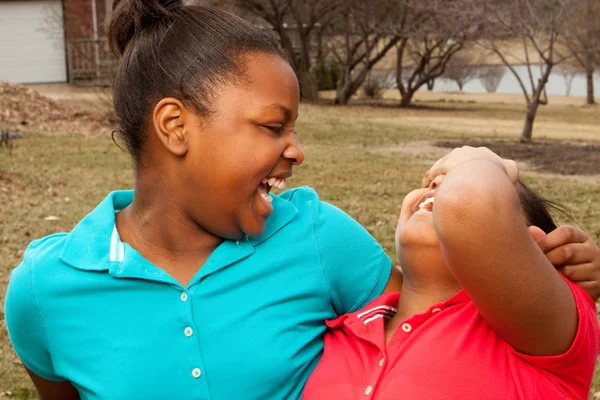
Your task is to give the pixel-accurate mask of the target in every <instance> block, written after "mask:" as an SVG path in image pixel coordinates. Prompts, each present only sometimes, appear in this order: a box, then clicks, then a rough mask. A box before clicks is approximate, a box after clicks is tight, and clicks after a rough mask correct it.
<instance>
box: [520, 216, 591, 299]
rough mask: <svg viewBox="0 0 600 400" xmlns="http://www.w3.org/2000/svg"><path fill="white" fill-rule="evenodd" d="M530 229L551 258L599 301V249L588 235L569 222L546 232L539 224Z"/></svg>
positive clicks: (555, 264) (569, 276)
mask: <svg viewBox="0 0 600 400" xmlns="http://www.w3.org/2000/svg"><path fill="white" fill-rule="evenodd" d="M528 229H529V233H530V234H531V236H532V237H533V239H534V240H535V241H536V243H537V245H538V246H539V247H540V249H542V251H543V252H544V254H546V257H548V260H550V262H551V263H552V264H553V265H554V266H555V267H556V268H557V269H558V270H559V271H560V272H562V273H563V275H565V276H566V277H567V278H568V279H569V280H570V281H572V282H574V283H576V284H577V285H579V286H581V287H582V288H583V290H585V291H586V292H587V293H588V294H589V295H590V296H591V297H592V299H594V301H597V300H598V297H600V249H598V246H597V245H596V243H594V241H593V240H592V239H591V238H590V237H589V236H588V234H587V233H585V232H584V231H582V230H581V229H577V228H575V227H573V226H570V225H564V226H559V227H558V228H556V229H555V230H553V231H552V232H550V233H549V234H547V235H546V234H545V233H544V231H542V230H541V229H540V228H538V227H537V226H530V227H529V228H528Z"/></svg>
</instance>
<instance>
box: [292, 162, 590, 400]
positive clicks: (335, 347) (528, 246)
mask: <svg viewBox="0 0 600 400" xmlns="http://www.w3.org/2000/svg"><path fill="white" fill-rule="evenodd" d="M432 170H433V169H432ZM436 170H438V171H439V166H437V168H436ZM425 183H426V185H425V186H426V188H424V189H418V190H415V191H413V192H411V193H409V194H408V195H407V196H406V198H405V199H404V202H403V204H402V210H401V212H400V220H399V222H398V228H397V231H396V250H397V253H398V260H399V262H400V264H401V265H402V267H403V272H404V283H403V286H402V295H400V294H399V293H390V294H384V295H382V296H381V297H379V298H377V299H375V300H374V301H373V302H371V303H370V304H369V305H367V306H366V307H365V308H364V309H362V310H360V311H358V312H356V313H352V314H346V315H343V316H341V317H339V318H337V319H335V320H332V321H327V324H328V326H329V327H330V330H329V331H328V333H327V335H326V336H325V350H324V353H323V357H322V359H321V361H320V363H319V364H318V366H317V367H316V369H315V371H314V373H313V374H312V376H311V377H310V379H309V381H308V383H307V385H306V388H305V391H304V395H303V398H304V399H307V400H313V399H362V398H376V399H401V398H405V399H412V400H419V399H423V400H431V399H436V400H441V399H503V400H504V399H527V400H531V399H545V400H546V399H587V398H588V393H589V389H590V385H591V381H592V377H593V373H594V365H595V362H596V358H597V355H598V351H599V331H600V330H599V326H598V320H597V317H596V306H595V303H594V301H593V300H592V299H591V298H590V297H589V296H588V295H587V294H586V293H585V292H584V290H583V289H582V288H581V287H579V286H577V285H575V284H573V283H572V282H570V281H569V280H567V279H565V278H564V276H563V274H561V273H560V272H558V271H557V270H556V269H555V268H554V266H553V265H552V264H551V262H552V259H553V258H557V257H563V256H564V254H560V255H559V254H553V251H551V252H549V253H548V254H547V257H546V256H545V255H544V253H543V249H544V248H551V247H552V246H553V245H554V244H553V243H550V242H544V241H547V240H548V239H547V238H546V239H541V242H539V243H537V244H536V241H535V239H534V238H540V237H542V236H544V232H546V233H547V232H550V231H552V230H553V229H555V228H556V225H555V224H554V222H553V220H552V217H551V216H550V214H549V212H548V210H549V209H551V208H553V206H552V205H551V203H549V202H547V201H546V200H544V199H542V198H541V197H539V196H538V195H537V194H535V193H534V192H533V191H531V190H530V189H529V188H527V187H526V186H525V185H524V184H522V183H521V182H520V181H519V180H518V170H517V169H516V167H514V168H513V167H511V166H510V165H508V168H507V164H506V163H504V164H503V163H502V162H499V161H498V159H494V158H492V157H484V158H482V159H476V160H469V161H465V162H463V163H461V164H460V165H458V166H457V167H455V168H454V169H452V170H451V171H450V172H448V173H447V174H446V175H438V176H437V177H429V178H426V181H425ZM573 233H574V234H575V235H576V236H578V235H579V234H580V232H576V231H573ZM571 239H573V240H572V242H573V244H571V245H569V246H566V247H563V248H562V249H561V250H560V251H561V252H562V251H567V252H569V251H571V250H575V249H576V248H577V246H582V245H585V242H586V241H588V240H590V239H589V238H588V237H587V236H585V235H583V234H581V237H574V238H571ZM580 262H581V261H580V260H577V259H572V260H570V263H569V264H572V265H576V264H578V263H580ZM572 265H569V266H566V267H563V268H562V269H561V268H559V270H561V272H563V273H565V274H567V275H568V274H570V271H568V269H569V268H572ZM565 268H566V269H565Z"/></svg>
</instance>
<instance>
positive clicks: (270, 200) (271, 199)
mask: <svg viewBox="0 0 600 400" xmlns="http://www.w3.org/2000/svg"><path fill="white" fill-rule="evenodd" d="M260 195H261V196H262V198H263V199H265V200H266V201H267V203H271V202H273V198H272V197H271V196H269V195H268V194H266V193H261V194H260Z"/></svg>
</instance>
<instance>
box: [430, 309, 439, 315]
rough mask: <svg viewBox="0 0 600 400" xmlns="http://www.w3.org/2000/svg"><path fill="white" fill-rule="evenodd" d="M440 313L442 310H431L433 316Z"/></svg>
mask: <svg viewBox="0 0 600 400" xmlns="http://www.w3.org/2000/svg"><path fill="white" fill-rule="evenodd" d="M440 311H442V309H441V308H434V309H433V310H431V312H432V313H433V314H437V313H439V312H440Z"/></svg>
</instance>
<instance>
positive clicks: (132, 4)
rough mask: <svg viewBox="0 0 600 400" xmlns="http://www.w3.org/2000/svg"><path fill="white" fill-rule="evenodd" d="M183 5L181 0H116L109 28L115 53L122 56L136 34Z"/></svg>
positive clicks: (109, 39)
mask: <svg viewBox="0 0 600 400" xmlns="http://www.w3.org/2000/svg"><path fill="white" fill-rule="evenodd" d="M181 6H182V3H181V0H115V2H114V4H113V11H112V14H111V18H110V24H109V29H108V42H109V44H110V47H111V49H112V51H113V53H114V54H115V55H116V56H122V55H123V53H124V52H125V49H126V48H127V44H128V43H129V42H130V41H131V39H132V38H133V37H134V36H136V35H138V34H139V33H140V32H141V31H143V30H144V29H146V28H148V27H149V26H152V25H153V24H155V23H156V22H157V21H159V20H162V19H164V18H168V17H171V16H172V13H173V12H175V11H177V10H179V9H180V8H181Z"/></svg>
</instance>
